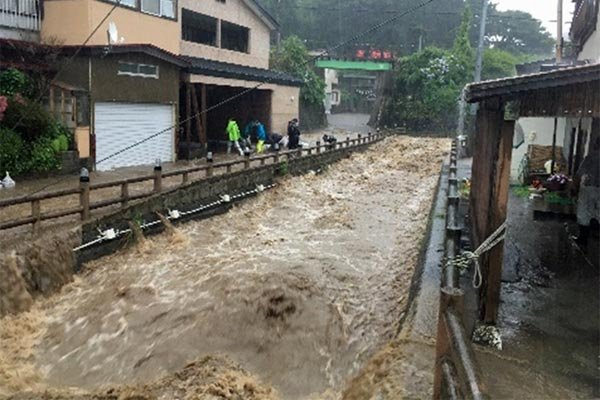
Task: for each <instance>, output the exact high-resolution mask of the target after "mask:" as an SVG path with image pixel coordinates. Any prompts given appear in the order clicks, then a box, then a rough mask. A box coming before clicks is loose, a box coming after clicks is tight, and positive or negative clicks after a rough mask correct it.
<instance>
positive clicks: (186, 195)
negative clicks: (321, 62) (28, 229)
mask: <svg viewBox="0 0 600 400" xmlns="http://www.w3.org/2000/svg"><path fill="white" fill-rule="evenodd" d="M377 141H378V140H373V141H370V142H366V143H363V144H360V145H355V146H350V147H343V148H338V149H335V150H325V149H323V150H321V152H319V153H313V154H312V155H305V156H302V157H299V156H298V157H293V158H290V159H289V160H285V161H282V162H279V163H277V164H266V165H261V166H257V167H254V168H250V169H246V170H241V171H236V172H232V173H229V174H225V175H218V176H212V177H209V178H206V179H202V180H200V181H196V182H193V183H191V184H189V185H188V186H186V187H183V188H177V189H175V190H172V191H168V192H165V193H161V194H157V195H155V196H153V197H150V198H148V199H146V200H144V201H143V202H140V203H137V204H133V205H131V206H129V207H127V208H126V209H123V210H120V211H118V212H115V213H113V214H111V215H107V216H104V217H101V218H98V219H95V220H93V221H90V222H88V223H86V224H84V225H83V226H82V228H81V237H82V243H87V242H90V241H92V240H94V239H96V238H97V237H98V231H99V230H105V229H110V228H112V229H119V230H125V229H128V228H129V222H130V221H137V222H140V221H146V222H147V221H154V220H157V219H158V216H157V212H159V213H162V214H163V215H166V214H167V212H168V210H178V211H187V210H191V209H194V208H196V207H199V206H202V205H204V204H208V203H212V202H215V201H217V200H219V199H220V198H221V196H222V195H235V194H237V193H241V192H246V191H249V190H254V189H255V188H256V186H257V185H265V186H267V185H270V184H272V183H274V182H276V180H277V179H280V178H282V177H284V176H285V175H288V174H291V175H301V174H304V173H306V172H308V171H311V170H313V171H316V170H319V169H320V168H323V167H326V166H327V165H330V164H333V163H335V162H337V161H339V160H341V159H343V158H347V157H349V156H350V155H351V154H352V153H353V152H354V151H362V150H365V149H367V148H368V146H369V145H370V144H373V143H376V142H377ZM238 201H243V200H238ZM232 203H234V202H232ZM232 203H227V204H222V205H219V206H217V207H214V208H211V209H210V210H208V211H204V212H201V213H198V214H195V215H194V216H193V217H187V218H181V219H178V220H177V222H182V221H186V220H190V219H194V220H198V219H204V218H208V217H211V216H213V215H216V214H220V213H223V212H227V211H228V210H229V208H231V206H232ZM163 229H164V226H162V224H159V225H157V226H156V227H155V228H152V229H149V230H145V231H144V233H145V234H150V235H152V234H153V233H158V232H160V231H162V230H163ZM127 240H129V235H127V236H125V237H123V238H121V239H117V240H112V241H107V242H103V243H101V244H98V245H95V246H92V247H90V248H87V249H84V250H82V251H79V252H78V253H77V263H76V264H77V267H76V269H77V270H78V269H79V268H80V266H81V265H82V264H83V263H84V262H88V261H90V260H93V259H97V258H99V257H102V256H105V255H108V254H110V253H112V252H114V251H116V250H117V249H119V248H122V247H123V246H124V245H126V242H127Z"/></svg>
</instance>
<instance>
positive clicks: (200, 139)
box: [190, 83, 206, 143]
mask: <svg viewBox="0 0 600 400" xmlns="http://www.w3.org/2000/svg"><path fill="white" fill-rule="evenodd" d="M190 87H191V92H192V110H193V113H194V121H195V122H196V132H197V134H198V142H199V143H205V142H206V140H204V141H203V136H204V135H203V133H202V131H203V130H204V127H203V126H202V121H201V119H200V107H199V106H198V96H197V94H196V85H194V84H193V83H191V84H190Z"/></svg>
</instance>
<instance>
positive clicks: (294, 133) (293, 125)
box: [287, 118, 300, 150]
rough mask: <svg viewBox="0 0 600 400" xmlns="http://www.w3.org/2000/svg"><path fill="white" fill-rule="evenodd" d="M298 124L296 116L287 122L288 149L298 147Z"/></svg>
mask: <svg viewBox="0 0 600 400" xmlns="http://www.w3.org/2000/svg"><path fill="white" fill-rule="evenodd" d="M298 125H299V124H298V118H294V119H293V120H291V121H290V122H288V129H287V134H288V149H290V150H293V149H297V148H298V147H300V129H299V127H298Z"/></svg>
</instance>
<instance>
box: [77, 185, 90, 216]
mask: <svg viewBox="0 0 600 400" xmlns="http://www.w3.org/2000/svg"><path fill="white" fill-rule="evenodd" d="M79 190H80V192H79V205H80V206H81V220H82V221H87V220H88V219H89V218H90V181H89V178H88V179H87V180H83V179H82V178H80V179H79Z"/></svg>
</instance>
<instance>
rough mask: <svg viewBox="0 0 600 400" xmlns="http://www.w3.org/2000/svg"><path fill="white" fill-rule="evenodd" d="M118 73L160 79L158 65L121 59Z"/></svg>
mask: <svg viewBox="0 0 600 400" xmlns="http://www.w3.org/2000/svg"><path fill="white" fill-rule="evenodd" d="M117 74H118V75H127V76H139V77H142V78H155V79H158V65H149V64H137V63H130V62H124V61H119V71H118V73H117Z"/></svg>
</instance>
